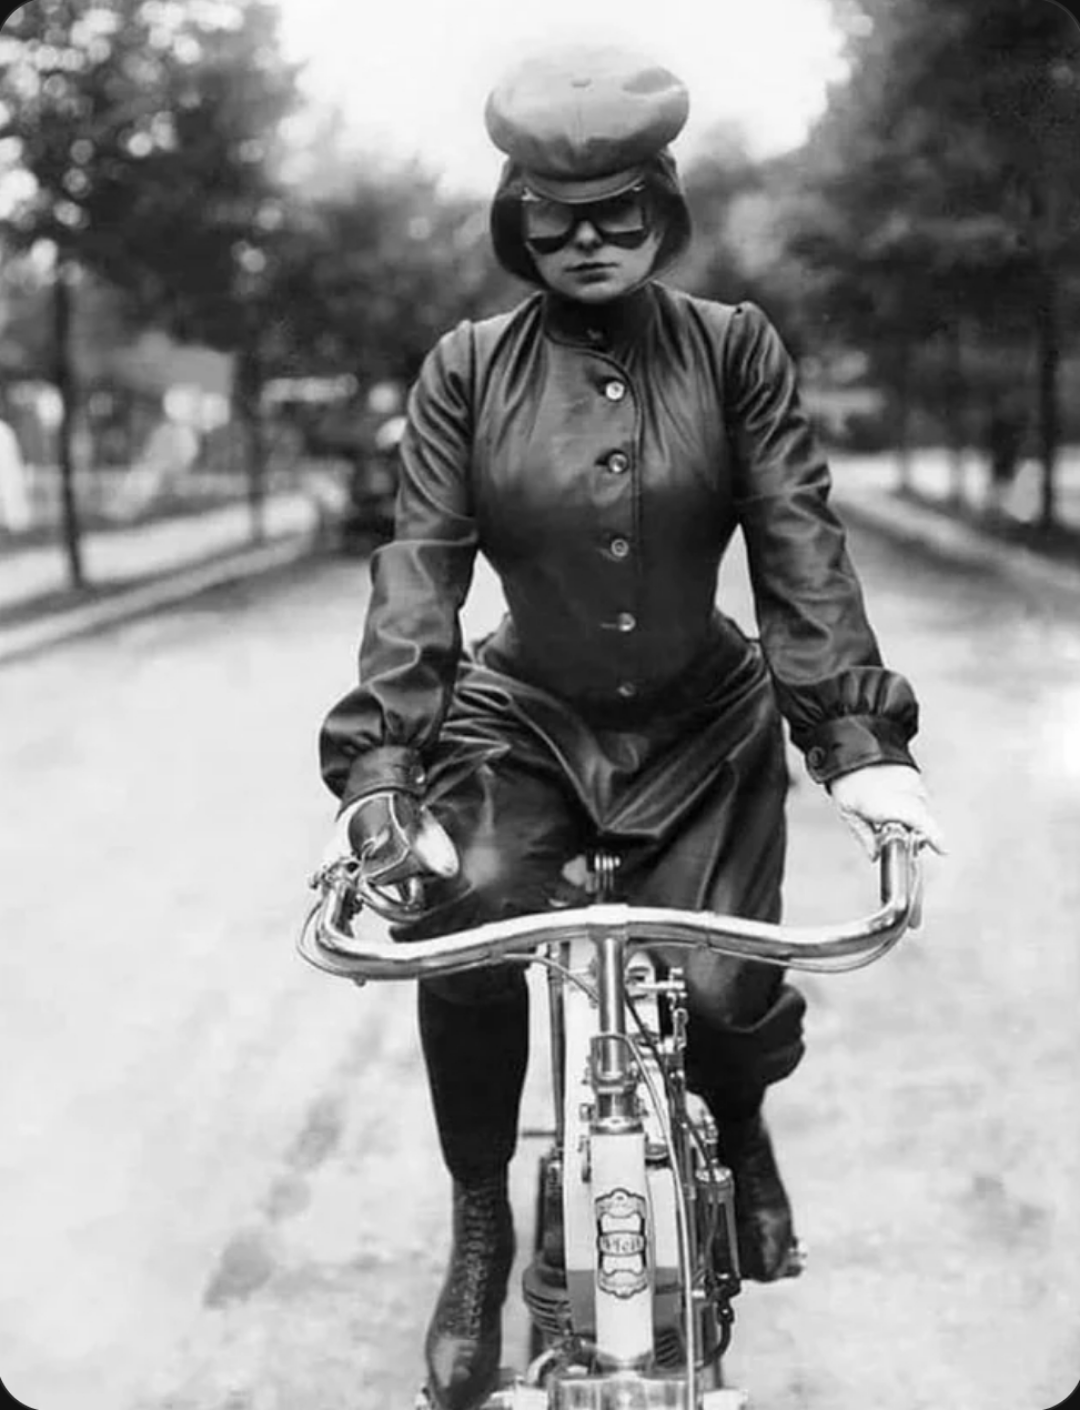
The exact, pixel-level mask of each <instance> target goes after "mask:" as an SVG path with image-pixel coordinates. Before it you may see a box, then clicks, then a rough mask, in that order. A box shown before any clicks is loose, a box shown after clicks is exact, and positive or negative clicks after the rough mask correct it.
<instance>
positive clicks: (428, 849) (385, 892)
mask: <svg viewBox="0 0 1080 1410" xmlns="http://www.w3.org/2000/svg"><path fill="white" fill-rule="evenodd" d="M350 855H352V856H355V857H357V858H358V859H359V861H360V876H361V880H362V882H363V884H364V886H365V888H366V889H367V890H368V891H369V892H374V893H375V895H376V897H378V898H379V900H381V901H382V902H383V903H384V904H385V905H386V906H387V907H388V909H389V910H391V911H394V910H399V909H401V910H404V911H407V912H408V911H415V910H417V909H419V908H420V906H422V904H423V878H424V877H425V876H427V877H453V876H456V875H457V872H458V867H459V864H458V856H457V851H456V849H455V847H454V844H453V842H452V841H451V840H450V837H449V836H448V834H447V833H446V831H445V830H444V828H443V827H442V825H441V824H440V823H439V822H438V821H437V820H436V818H435V817H434V815H433V814H432V813H431V811H430V810H429V809H428V808H425V807H424V806H423V805H422V804H421V803H420V801H419V799H417V798H416V797H415V796H414V795H413V794H411V793H406V792H405V791H404V790H402V789H385V790H383V791H381V792H378V793H369V794H367V795H366V796H365V797H363V798H359V799H357V801H356V802H355V803H353V804H351V805H350V806H349V807H347V808H345V809H344V810H343V812H342V813H341V815H340V816H339V818H338V819H337V822H336V824H335V827H334V833H333V837H332V838H331V843H330V846H329V848H328V849H327V854H326V856H325V857H324V864H325V863H332V862H334V861H337V860H339V859H340V858H341V857H347V856H350Z"/></svg>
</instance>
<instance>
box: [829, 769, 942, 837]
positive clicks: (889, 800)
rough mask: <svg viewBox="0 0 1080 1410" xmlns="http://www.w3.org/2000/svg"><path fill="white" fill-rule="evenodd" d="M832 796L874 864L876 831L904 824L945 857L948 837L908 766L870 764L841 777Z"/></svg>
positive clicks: (916, 774) (834, 783)
mask: <svg viewBox="0 0 1080 1410" xmlns="http://www.w3.org/2000/svg"><path fill="white" fill-rule="evenodd" d="M828 787H829V796H830V797H831V798H832V800H833V802H834V803H835V804H836V806H837V808H838V809H839V812H840V816H841V817H842V818H843V819H844V821H845V822H846V823H847V825H848V827H849V828H850V829H851V830H852V832H853V833H854V834H855V836H856V837H857V838H858V840H859V844H860V845H861V846H862V847H863V849H864V850H865V852H866V854H867V856H868V857H869V858H870V860H871V861H873V860H874V858H875V857H876V856H877V854H878V850H879V844H878V839H877V833H876V831H875V829H877V828H879V827H882V826H884V824H885V823H902V824H903V825H904V826H905V827H909V828H911V830H912V832H914V833H915V835H916V837H917V838H918V839H919V840H920V841H921V842H924V843H925V844H926V845H927V846H928V847H932V848H933V849H934V851H935V852H938V853H940V855H942V856H944V855H945V838H944V835H943V833H942V831H941V828H940V827H939V826H938V824H937V822H936V821H935V820H934V816H933V814H932V813H931V811H930V798H929V794H928V793H927V791H926V788H925V786H924V784H923V781H922V776H921V775H920V774H919V771H918V770H917V769H913V768H912V767H911V766H910V765H909V764H868V765H866V766H865V767H863V768H861V769H855V770H853V771H852V772H851V773H849V774H841V776H840V777H839V778H836V779H833V781H832V783H830V784H829V786H828Z"/></svg>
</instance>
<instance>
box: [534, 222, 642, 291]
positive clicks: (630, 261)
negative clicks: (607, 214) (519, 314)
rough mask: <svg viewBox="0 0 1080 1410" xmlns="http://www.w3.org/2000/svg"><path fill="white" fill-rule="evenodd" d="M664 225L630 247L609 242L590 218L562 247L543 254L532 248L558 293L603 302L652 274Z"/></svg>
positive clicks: (543, 273)
mask: <svg viewBox="0 0 1080 1410" xmlns="http://www.w3.org/2000/svg"><path fill="white" fill-rule="evenodd" d="M662 239H663V230H662V229H653V230H650V232H649V234H648V236H647V237H646V239H645V241H644V243H643V244H641V245H639V246H638V247H637V249H632V250H627V249H623V248H621V247H619V246H618V245H612V244H609V243H607V242H605V240H604V237H603V235H602V234H601V232H600V231H599V230H597V229H596V227H595V226H594V225H592V224H590V222H589V221H588V220H583V221H582V222H581V223H580V224H579V225H578V226H577V228H576V229H575V231H574V233H573V236H572V237H571V239H570V240H569V242H568V243H567V244H565V245H564V246H563V247H562V249H561V250H556V251H555V253H554V254H549V255H542V254H538V253H537V252H536V251H535V250H532V251H531V253H532V257H533V262H534V263H535V265H536V271H537V273H538V274H539V275H540V278H541V279H542V280H543V281H544V283H545V284H546V285H547V286H548V288H549V289H552V290H554V292H555V293H557V294H562V295H563V296H564V297H565V298H568V299H576V300H577V301H578V302H579V303H583V304H603V303H607V302H608V301H609V300H610V299H617V298H619V297H620V295H622V294H627V293H629V292H630V290H631V289H633V288H636V287H637V285H638V284H641V283H642V282H643V281H644V280H646V279H647V278H648V277H649V274H650V272H651V270H652V267H653V262H654V260H655V259H656V252H657V250H659V248H660V242H661V240H662Z"/></svg>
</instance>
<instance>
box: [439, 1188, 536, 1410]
mask: <svg viewBox="0 0 1080 1410" xmlns="http://www.w3.org/2000/svg"><path fill="white" fill-rule="evenodd" d="M513 1261H514V1226H513V1217H512V1215H511V1212H510V1201H509V1198H508V1196H507V1190H506V1172H505V1171H501V1172H500V1173H499V1174H497V1175H493V1176H489V1177H488V1178H486V1179H484V1180H482V1181H478V1182H475V1183H469V1184H463V1183H461V1182H459V1181H456V1180H455V1182H454V1214H453V1247H452V1249H451V1251H450V1267H449V1268H448V1270H447V1274H446V1281H445V1283H444V1284H443V1288H442V1292H441V1293H440V1294H439V1300H438V1302H437V1303H436V1304H435V1312H434V1315H433V1317H432V1319H431V1325H430V1327H429V1328H428V1333H427V1340H426V1342H425V1347H424V1350H425V1355H426V1358H427V1369H428V1381H427V1391H428V1396H429V1397H430V1399H431V1402H432V1404H433V1405H434V1406H435V1407H436V1410H473V1407H474V1406H476V1405H479V1403H480V1402H481V1401H482V1400H483V1399H484V1398H485V1396H487V1395H488V1394H489V1393H490V1392H491V1391H492V1390H493V1389H494V1387H495V1385H496V1382H497V1381H498V1377H499V1358H500V1356H501V1354H502V1305H503V1302H504V1301H505V1299H506V1285H507V1282H508V1280H509V1277H510V1266H511V1264H512V1263H513Z"/></svg>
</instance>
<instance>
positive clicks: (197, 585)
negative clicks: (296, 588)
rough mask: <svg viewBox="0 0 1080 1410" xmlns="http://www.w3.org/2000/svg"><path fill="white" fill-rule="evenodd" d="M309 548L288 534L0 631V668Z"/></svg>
mask: <svg viewBox="0 0 1080 1410" xmlns="http://www.w3.org/2000/svg"><path fill="white" fill-rule="evenodd" d="M315 544H316V539H315V537H314V536H313V535H312V534H311V533H302V534H290V535H289V536H288V537H286V538H282V539H278V540H276V541H275V542H273V543H268V544H262V545H260V546H259V547H257V548H247V549H242V550H240V551H239V552H235V553H229V554H228V555H223V556H222V557H220V558H214V559H211V560H210V561H209V562H203V563H195V564H193V565H192V566H191V567H188V568H180V569H177V570H176V571H175V572H171V573H168V574H167V575H165V576H163V577H161V578H156V579H155V580H154V581H153V582H149V583H143V584H141V585H140V586H139V587H134V588H131V589H130V590H129V591H119V592H116V593H115V594H113V595H112V596H110V597H106V598H103V599H102V600H101V601H99V602H91V603H87V604H86V605H85V606H82V607H72V608H69V609H68V610H67V611H64V612H58V613H56V614H55V616H51V617H43V618H41V619H40V620H39V621H35V622H26V623H24V624H23V625H21V626H14V627H10V628H7V629H4V628H0V667H2V666H6V665H7V664H8V663H9V662H13V661H19V660H24V659H25V658H26V657H28V656H33V655H36V654H37V653H38V652H40V651H45V650H47V649H48V648H49V647H52V646H59V645H61V644H62V643H64V642H67V641H74V640H76V639H77V638H79V637H83V636H89V635H91V634H92V633H94V632H98V631H103V630H105V629H106V628H108V627H112V626H117V625H119V624H120V623H122V622H127V621H131V620H133V619H134V618H136V617H142V616H145V615H147V614H148V613H151V612H155V611H157V610H158V609H159V608H163V607H171V606H174V605H175V604H177V603H179V602H184V601H186V600H187V599H188V598H192V597H198V596H199V595H200V594H201V593H204V592H209V591H210V590H211V589H212V588H216V587H222V586H224V585H225V584H226V583H232V582H238V581H240V580H242V579H244V578H253V577H258V576H259V575H260V574H262V573H269V572H272V571H273V570H274V569H276V568H284V567H287V566H288V565H289V564H290V563H295V562H298V561H299V560H300V559H301V558H306V557H308V556H309V555H310V554H311V553H312V552H313V551H314V548H315Z"/></svg>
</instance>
